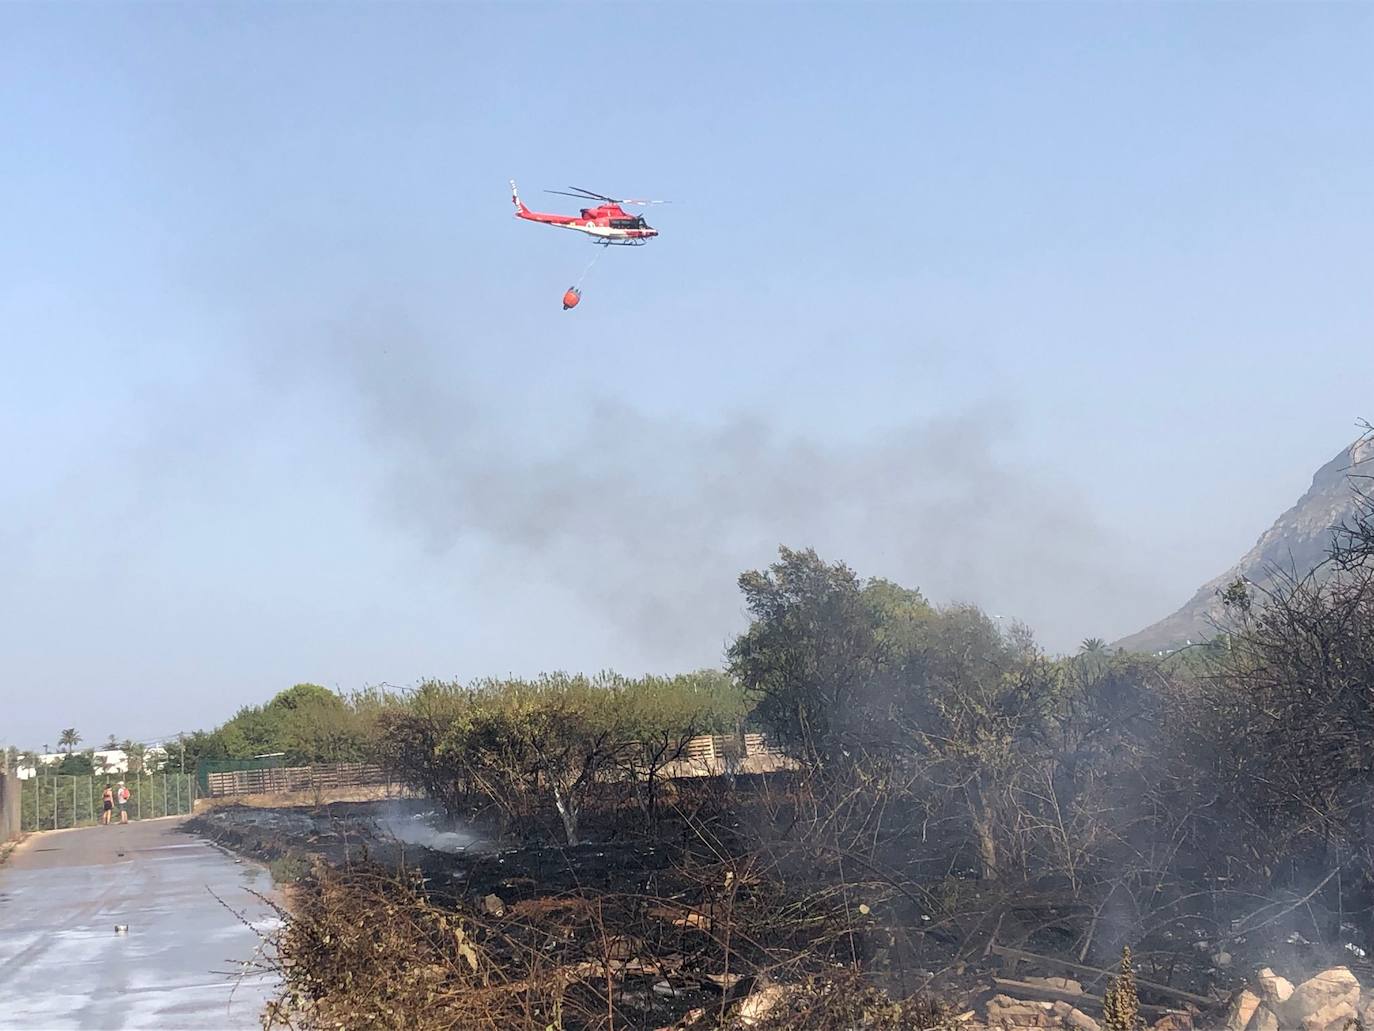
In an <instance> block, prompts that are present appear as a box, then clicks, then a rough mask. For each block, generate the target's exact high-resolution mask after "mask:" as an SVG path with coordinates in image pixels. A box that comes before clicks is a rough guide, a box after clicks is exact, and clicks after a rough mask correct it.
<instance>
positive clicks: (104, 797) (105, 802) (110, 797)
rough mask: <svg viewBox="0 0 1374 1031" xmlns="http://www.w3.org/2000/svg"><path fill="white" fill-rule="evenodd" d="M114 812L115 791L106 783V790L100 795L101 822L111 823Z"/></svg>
mask: <svg viewBox="0 0 1374 1031" xmlns="http://www.w3.org/2000/svg"><path fill="white" fill-rule="evenodd" d="M112 812H114V792H113V791H111V790H110V785H108V784H106V785H105V790H104V791H103V792H101V795H100V822H101V823H103V824H107V825H108V824H109V822H110V813H112Z"/></svg>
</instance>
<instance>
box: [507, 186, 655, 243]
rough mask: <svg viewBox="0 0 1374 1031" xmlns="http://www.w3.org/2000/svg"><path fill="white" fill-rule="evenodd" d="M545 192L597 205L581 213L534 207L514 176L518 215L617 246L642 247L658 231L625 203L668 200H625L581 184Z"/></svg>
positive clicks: (512, 194)
mask: <svg viewBox="0 0 1374 1031" xmlns="http://www.w3.org/2000/svg"><path fill="white" fill-rule="evenodd" d="M570 191H571V192H570ZM544 192H545V193H556V194H559V195H561V196H564V197H576V198H577V199H578V200H581V201H596V202H598V203H597V204H596V205H595V206H594V207H590V208H583V209H582V212H581V214H578V215H553V214H547V213H545V212H542V211H531V210H530V209H529V208H528V207H526V206H525V202H524V201H522V200H521V199H520V191H519V190H517V189H516V187H515V180H514V179H512V180H511V181H510V199H511V203H513V204H514V205H515V217H516V218H523V219H525V220H526V221H528V222H542V223H543V224H544V225H546V226H558V227H559V228H561V229H576V230H577V231H578V232H579V233H586V234H587V235H588V236H590V237H591V238H592V242H593V243H599V244H601V245H602V246H603V247H609V246H611V245H612V244H615V245H616V246H618V247H642V246H643V245H644V244H646V243H648V242H649V241H650V240H652V239H653V238H654V237H655V236H657V235H658V230H657V229H655V228H654V227H653V226H651V225H649V223H648V222H646V221H644V216H643V215H632V214H630V213H629V212H628V211H626V210H625V209H624V208H623V207H621V205H622V204H635V205H641V204H666V203H668V202H667V201H662V200H622V199H618V198H616V197H607V196H606V195H605V194H601V193H593V192H592V191H591V190H584V189H582V188H581V187H580V186H570V187H568V189H567V190H545V191H544Z"/></svg>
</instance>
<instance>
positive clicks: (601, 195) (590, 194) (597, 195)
mask: <svg viewBox="0 0 1374 1031" xmlns="http://www.w3.org/2000/svg"><path fill="white" fill-rule="evenodd" d="M568 189H570V190H580V191H581V192H583V193H585V194H586V195H587V196H588V197H595V198H596V199H597V200H604V201H605V202H606V203H608V204H619V203H620V201H618V200H616V199H615V198H614V197H607V196H606V195H605V194H604V193H597V192H596V191H595V190H588V189H587V188H586V187H583V186H569V187H568Z"/></svg>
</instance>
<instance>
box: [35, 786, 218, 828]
mask: <svg viewBox="0 0 1374 1031" xmlns="http://www.w3.org/2000/svg"><path fill="white" fill-rule="evenodd" d="M121 779H123V781H124V786H125V787H127V788H128V789H129V802H128V805H127V806H126V807H125V808H126V811H127V812H128V814H129V819H131V820H147V819H152V818H154V817H158V816H179V815H182V814H185V813H189V812H190V811H191V807H192V805H193V804H194V803H195V800H196V777H195V774H193V773H144V774H138V773H130V774H123V775H122V778H121V777H109V776H100V775H98V774H97V775H93V776H68V777H58V776H44V775H43V774H42V773H41V772H40V774H39V775H38V776H36V777H30V778H29V779H28V780H25V781H21V782H20V783H22V784H23V786H24V787H23V792H22V797H21V809H20V812H21V817H22V819H23V827H24V830H26V831H51V830H59V829H61V828H63V827H89V826H91V825H92V824H97V823H99V822H100V814H101V812H102V810H103V800H104V795H105V787H106V785H109V787H110V789H111V791H113V792H115V793H117V792H118V790H119V781H120V780H121ZM110 819H111V820H112V821H116V820H118V819H119V803H118V802H117V801H116V802H115V807H114V813H113V815H112V816H111V817H110Z"/></svg>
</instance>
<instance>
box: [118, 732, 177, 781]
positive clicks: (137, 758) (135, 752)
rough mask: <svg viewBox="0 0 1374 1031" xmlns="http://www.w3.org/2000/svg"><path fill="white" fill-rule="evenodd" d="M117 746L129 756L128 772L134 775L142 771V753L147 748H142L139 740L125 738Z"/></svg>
mask: <svg viewBox="0 0 1374 1031" xmlns="http://www.w3.org/2000/svg"><path fill="white" fill-rule="evenodd" d="M119 748H120V751H122V752H123V753H124V754H125V755H126V756H128V757H129V772H130V773H131V774H134V775H137V774H140V773H142V772H143V754H144V752H145V751H147V749H145V748H144V746H143V744H142V743H141V742H138V741H133V740H130V739H129V738H125V739H124V740H123V741H121V742H120V743H119ZM192 768H193V767H191V766H188V767H187V769H192Z"/></svg>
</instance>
